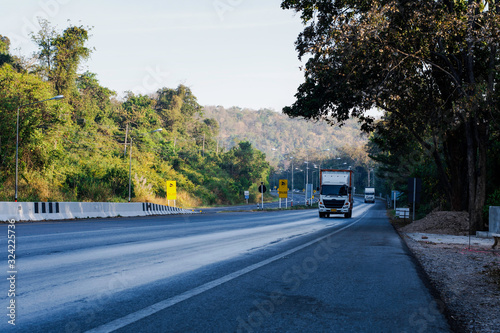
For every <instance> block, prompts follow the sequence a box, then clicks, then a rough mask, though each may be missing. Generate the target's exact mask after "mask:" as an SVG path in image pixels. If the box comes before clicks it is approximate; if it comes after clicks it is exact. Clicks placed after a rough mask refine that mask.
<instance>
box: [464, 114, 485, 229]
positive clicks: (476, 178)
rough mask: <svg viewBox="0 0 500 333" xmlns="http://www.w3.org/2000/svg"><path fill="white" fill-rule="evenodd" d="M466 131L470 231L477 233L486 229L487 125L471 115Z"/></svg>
mask: <svg viewBox="0 0 500 333" xmlns="http://www.w3.org/2000/svg"><path fill="white" fill-rule="evenodd" d="M465 133H466V137H467V168H468V172H467V178H468V180H469V221H470V232H471V233H472V234H475V233H476V231H478V230H484V229H485V224H484V221H483V218H482V211H483V206H484V203H485V201H486V151H487V148H486V143H487V138H488V134H487V126H486V125H485V124H484V123H483V122H478V120H477V119H475V117H471V118H469V119H468V120H467V124H466V130H465Z"/></svg>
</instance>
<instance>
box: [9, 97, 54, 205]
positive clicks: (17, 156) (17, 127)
mask: <svg viewBox="0 0 500 333" xmlns="http://www.w3.org/2000/svg"><path fill="white" fill-rule="evenodd" d="M62 98H64V96H63V95H57V96H55V97H52V98H48V99H44V100H42V101H37V102H33V103H28V104H23V105H20V106H18V107H17V120H16V190H15V194H14V201H15V202H17V192H18V186H19V112H20V110H21V108H22V107H25V106H29V105H33V104H38V103H43V102H47V101H51V100H56V99H62Z"/></svg>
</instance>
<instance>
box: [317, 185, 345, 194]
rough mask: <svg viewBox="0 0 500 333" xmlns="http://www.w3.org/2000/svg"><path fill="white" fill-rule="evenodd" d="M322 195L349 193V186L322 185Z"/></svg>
mask: <svg viewBox="0 0 500 333" xmlns="http://www.w3.org/2000/svg"><path fill="white" fill-rule="evenodd" d="M321 195H347V186H345V185H323V186H321Z"/></svg>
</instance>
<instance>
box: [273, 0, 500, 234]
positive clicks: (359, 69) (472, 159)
mask: <svg viewBox="0 0 500 333" xmlns="http://www.w3.org/2000/svg"><path fill="white" fill-rule="evenodd" d="M281 6H282V8H283V9H287V10H293V11H295V12H297V13H298V15H300V17H301V19H302V21H303V23H304V25H305V28H304V31H303V32H301V33H300V35H299V37H298V38H297V42H296V49H297V52H298V55H299V58H303V59H305V61H306V65H305V70H304V83H302V84H301V85H300V86H299V87H298V91H297V94H296V97H297V100H296V102H295V103H294V104H293V105H291V106H289V107H286V108H285V109H284V113H285V114H287V115H289V116H290V117H303V118H306V119H312V120H316V121H326V122H328V123H330V124H344V123H346V122H347V121H348V120H349V119H351V118H357V119H359V121H360V123H361V128H362V129H363V130H364V131H365V132H367V133H370V135H371V136H370V144H369V147H368V149H369V152H370V156H371V158H372V159H373V160H374V161H377V162H378V165H379V168H378V169H377V172H376V175H377V178H378V179H380V180H382V181H383V183H382V184H381V185H383V186H381V187H380V190H382V191H384V192H386V193H388V192H389V191H390V190H391V189H395V190H400V191H406V190H407V179H408V178H409V177H419V178H421V179H422V180H423V193H422V198H423V200H422V203H421V206H420V208H421V209H422V210H424V211H425V212H429V211H431V210H433V209H436V208H437V209H440V210H452V211H463V210H465V211H468V213H469V218H470V222H471V224H472V231H475V230H484V229H485V228H486V227H487V226H486V222H487V220H486V219H485V212H486V211H487V207H488V206H489V205H500V201H499V200H498V199H499V198H500V196H499V194H498V189H499V187H500V173H499V172H498V170H499V167H500V144H499V142H500V140H499V139H500V125H499V121H498V120H499V119H500V94H499V89H498V87H499V85H498V83H499V80H500V53H499V52H498V50H499V48H500V45H499V43H500V27H499V24H498V22H500V7H499V6H498V2H497V1H465V0H463V1H404V2H397V1H392V2H391V1H372V2H366V1H333V2H332V1H323V0H313V1H310V0H299V1H297V0H283V1H282V4H281ZM374 108H377V109H379V110H380V111H381V112H383V117H382V119H375V118H374V117H372V116H371V115H370V113H369V111H370V110H372V109H374Z"/></svg>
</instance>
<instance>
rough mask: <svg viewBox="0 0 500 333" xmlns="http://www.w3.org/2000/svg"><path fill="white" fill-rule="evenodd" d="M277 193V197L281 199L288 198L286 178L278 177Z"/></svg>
mask: <svg viewBox="0 0 500 333" xmlns="http://www.w3.org/2000/svg"><path fill="white" fill-rule="evenodd" d="M278 194H279V197H280V198H282V199H284V198H288V180H287V179H280V184H279V188H278Z"/></svg>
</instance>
